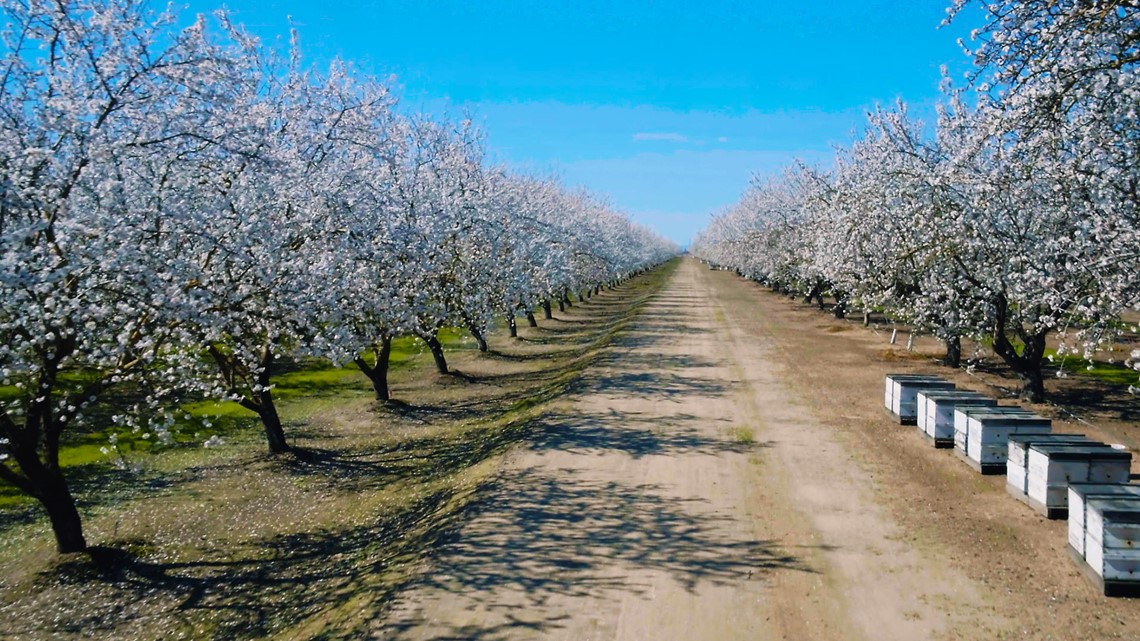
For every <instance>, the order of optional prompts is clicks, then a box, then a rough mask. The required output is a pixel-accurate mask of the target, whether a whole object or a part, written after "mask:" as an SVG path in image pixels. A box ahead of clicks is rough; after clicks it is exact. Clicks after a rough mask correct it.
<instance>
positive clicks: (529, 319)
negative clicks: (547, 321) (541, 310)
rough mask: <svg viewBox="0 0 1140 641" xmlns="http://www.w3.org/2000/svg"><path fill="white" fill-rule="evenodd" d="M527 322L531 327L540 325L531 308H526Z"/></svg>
mask: <svg viewBox="0 0 1140 641" xmlns="http://www.w3.org/2000/svg"><path fill="white" fill-rule="evenodd" d="M526 324H527V325H529V326H530V327H538V320H537V319H536V318H535V317H534V312H532V311H530V310H529V309H528V310H526Z"/></svg>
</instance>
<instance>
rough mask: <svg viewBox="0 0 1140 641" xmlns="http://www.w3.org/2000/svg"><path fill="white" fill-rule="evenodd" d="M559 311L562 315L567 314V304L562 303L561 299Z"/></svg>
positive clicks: (559, 300)
mask: <svg viewBox="0 0 1140 641" xmlns="http://www.w3.org/2000/svg"><path fill="white" fill-rule="evenodd" d="M558 311H559V312H561V313H566V303H564V302H562V299H561V298H559V299H558Z"/></svg>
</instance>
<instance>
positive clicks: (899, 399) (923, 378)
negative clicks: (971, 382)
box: [883, 374, 954, 425]
mask: <svg viewBox="0 0 1140 641" xmlns="http://www.w3.org/2000/svg"><path fill="white" fill-rule="evenodd" d="M934 389H941V390H952V389H954V384H953V383H951V382H949V381H947V380H946V379H944V378H942V377H940V376H929V375H925V374H887V380H886V387H885V391H884V396H883V404H884V405H886V407H887V409H888V410H890V411H891V413H892V414H894V415H895V418H897V419H898V422H899V423H900V424H902V425H914V424H916V423H917V422H918V392H919V390H934Z"/></svg>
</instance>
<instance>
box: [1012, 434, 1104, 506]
mask: <svg viewBox="0 0 1140 641" xmlns="http://www.w3.org/2000/svg"><path fill="white" fill-rule="evenodd" d="M1038 443H1043V444H1049V445H1057V444H1069V445H1080V444H1097V441H1094V440H1092V439H1091V438H1089V437H1087V436H1082V435H1080V434H1014V435H1013V436H1010V437H1009V454H1008V456H1007V457H1006V463H1005V476H1006V489H1007V490H1009V493H1010V494H1012V495H1013V496H1014V497H1016V498H1017V499H1018V500H1019V501H1021V502H1023V503H1026V504H1028V503H1029V446H1030V445H1035V444H1038Z"/></svg>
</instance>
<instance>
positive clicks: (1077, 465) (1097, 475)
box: [883, 374, 1140, 596]
mask: <svg viewBox="0 0 1140 641" xmlns="http://www.w3.org/2000/svg"><path fill="white" fill-rule="evenodd" d="M883 401H884V405H885V406H886V408H887V409H888V410H890V412H891V413H892V415H894V416H895V418H896V419H897V420H898V421H899V423H900V424H903V425H908V424H914V425H917V427H918V430H919V432H920V433H921V434H922V436H923V437H924V438H926V440H927V441H928V442H930V443H932V444H933V445H934V446H935V447H947V448H948V447H953V448H954V452H955V454H956V455H957V456H958V457H959V458H961V459H962V460H963V461H965V462H966V463H967V464H969V465H970V466H971V467H972V468H974V469H975V470H977V471H978V472H980V473H982V474H1005V475H1006V478H1007V482H1006V489H1007V490H1008V491H1009V493H1010V494H1011V495H1013V496H1014V497H1015V498H1017V499H1018V500H1020V501H1021V502H1023V503H1025V504H1026V505H1029V506H1030V507H1031V508H1033V509H1034V510H1036V511H1037V512H1039V513H1041V514H1043V515H1045V516H1046V517H1047V518H1051V519H1058V518H1068V533H1069V535H1068V536H1069V548H1070V552H1071V553H1072V555H1073V557H1074V558H1075V559H1076V560H1077V562H1078V563H1079V564H1080V565H1081V567H1082V569H1083V570H1084V571H1085V573H1086V575H1088V576H1089V578H1090V579H1091V580H1092V581H1093V582H1094V583H1095V584H1097V585H1098V586H1099V587H1100V588H1101V590H1102V591H1103V592H1104V594H1105V595H1108V596H1136V595H1140V485H1129V484H1128V481H1129V479H1130V471H1131V464H1132V455H1131V453H1129V452H1127V451H1126V450H1124V449H1123V448H1122V447H1121V446H1113V445H1108V444H1105V443H1101V442H1098V441H1095V440H1093V439H1090V438H1088V437H1087V436H1083V435H1080V434H1054V433H1053V432H1052V427H1053V426H1052V421H1051V420H1050V419H1048V418H1045V417H1042V416H1039V415H1037V414H1034V413H1032V412H1029V411H1027V410H1024V409H1021V408H1018V407H1004V406H999V405H998V404H997V402H996V401H994V400H993V399H990V398H988V397H986V396H984V395H982V394H979V393H977V392H971V391H965V390H958V389H956V388H955V386H954V384H953V383H950V382H949V381H946V380H945V379H942V378H940V377H938V376H930V375H915V374H890V375H888V376H887V379H886V390H885V395H884V399H883Z"/></svg>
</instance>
